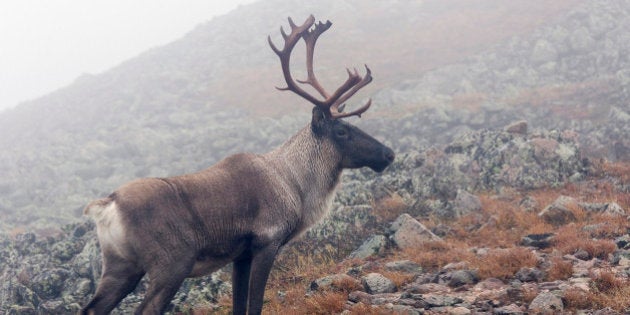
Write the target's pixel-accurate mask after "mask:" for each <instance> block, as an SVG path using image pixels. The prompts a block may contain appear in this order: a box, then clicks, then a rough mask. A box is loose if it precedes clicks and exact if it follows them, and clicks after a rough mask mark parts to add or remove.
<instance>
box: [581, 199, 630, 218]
mask: <svg viewBox="0 0 630 315" xmlns="http://www.w3.org/2000/svg"><path fill="white" fill-rule="evenodd" d="M579 205H580V207H581V208H582V209H584V210H585V211H589V212H598V213H602V214H606V215H609V216H613V217H615V216H625V215H626V211H625V210H624V209H623V208H622V207H621V206H620V205H619V204H618V203H616V202H609V203H588V202H581V203H579Z"/></svg>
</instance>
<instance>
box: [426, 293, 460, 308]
mask: <svg viewBox="0 0 630 315" xmlns="http://www.w3.org/2000/svg"><path fill="white" fill-rule="evenodd" d="M423 298H424V301H425V302H427V304H428V305H429V306H431V307H441V306H453V305H456V304H459V303H462V302H463V301H464V300H462V299H461V298H460V297H457V296H452V295H433V294H427V295H425V296H424V297H423Z"/></svg>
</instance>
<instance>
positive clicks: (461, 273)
mask: <svg viewBox="0 0 630 315" xmlns="http://www.w3.org/2000/svg"><path fill="white" fill-rule="evenodd" d="M449 278H450V279H449V280H448V286H449V287H453V288H455V287H459V286H462V285H466V284H475V283H477V282H478V281H479V276H478V275H477V272H476V271H474V270H455V271H453V272H450V273H449Z"/></svg>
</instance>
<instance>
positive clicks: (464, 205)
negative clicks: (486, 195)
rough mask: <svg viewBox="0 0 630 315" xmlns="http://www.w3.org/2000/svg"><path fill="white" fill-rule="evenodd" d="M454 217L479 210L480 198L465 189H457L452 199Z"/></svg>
mask: <svg viewBox="0 0 630 315" xmlns="http://www.w3.org/2000/svg"><path fill="white" fill-rule="evenodd" d="M453 208H454V213H455V217H459V216H462V215H466V214H469V213H472V212H477V211H480V210H481V200H480V199H479V197H477V196H476V195H473V194H471V193H469V192H467V191H465V190H462V189H458V190H457V196H455V200H454V201H453Z"/></svg>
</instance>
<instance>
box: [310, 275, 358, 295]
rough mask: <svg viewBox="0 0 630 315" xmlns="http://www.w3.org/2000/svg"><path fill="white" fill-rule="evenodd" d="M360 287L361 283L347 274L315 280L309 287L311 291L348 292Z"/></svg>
mask: <svg viewBox="0 0 630 315" xmlns="http://www.w3.org/2000/svg"><path fill="white" fill-rule="evenodd" d="M360 287H361V283H360V282H359V281H358V280H357V279H355V278H353V277H351V276H349V275H347V274H343V273H340V274H335V275H330V276H325V277H321V278H319V279H317V280H314V281H313V282H311V284H310V286H309V291H310V292H315V291H328V290H347V289H352V288H355V289H358V288H360Z"/></svg>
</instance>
